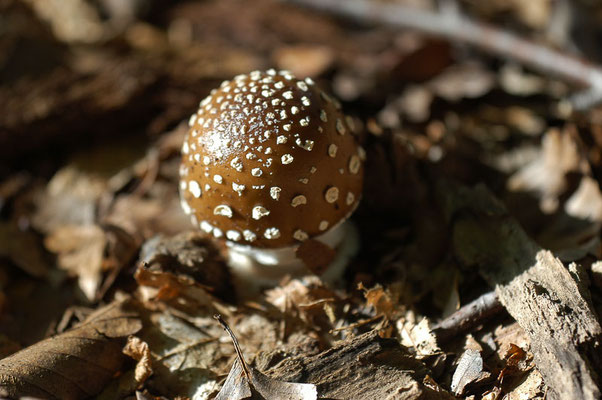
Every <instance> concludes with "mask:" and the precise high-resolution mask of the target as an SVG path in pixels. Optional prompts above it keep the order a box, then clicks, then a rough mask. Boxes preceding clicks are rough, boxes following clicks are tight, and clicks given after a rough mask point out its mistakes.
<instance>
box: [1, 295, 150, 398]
mask: <svg viewBox="0 0 602 400" xmlns="http://www.w3.org/2000/svg"><path fill="white" fill-rule="evenodd" d="M141 328H142V323H141V321H140V319H139V318H138V314H137V312H136V311H135V310H134V309H133V307H132V306H131V305H130V304H129V303H128V302H115V303H112V304H110V305H108V306H106V307H103V308H101V309H99V310H98V311H96V312H95V313H93V314H92V315H90V317H89V318H88V319H86V320H85V321H84V322H82V323H81V324H80V325H78V326H77V327H75V328H73V329H71V330H69V331H67V332H65V333H63V334H61V335H58V336H55V337H52V338H49V339H46V340H43V341H41V342H39V343H36V344H34V345H32V346H30V347H27V348H25V349H23V350H21V351H19V352H17V353H15V354H13V355H11V356H9V357H7V358H4V359H2V360H0V397H9V398H21V397H28V396H31V397H36V398H44V399H56V400H75V399H84V398H89V397H90V396H93V395H95V394H97V393H99V392H100V391H101V390H102V389H103V387H104V386H105V385H106V384H107V382H108V381H110V380H111V379H112V378H113V377H114V375H115V373H117V372H118V371H119V369H120V368H121V365H122V363H123V361H124V359H125V357H124V355H123V354H122V352H121V349H122V346H123V343H124V342H125V338H126V337H127V336H128V335H133V334H135V333H136V332H137V331H138V330H140V329H141Z"/></svg>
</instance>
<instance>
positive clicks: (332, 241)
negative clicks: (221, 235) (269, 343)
mask: <svg viewBox="0 0 602 400" xmlns="http://www.w3.org/2000/svg"><path fill="white" fill-rule="evenodd" d="M314 239H315V240H318V241H320V242H322V243H324V244H326V245H327V246H329V247H331V248H333V249H335V251H336V256H335V258H334V260H333V261H332V263H331V264H330V265H329V266H328V268H327V269H326V271H325V272H324V274H322V279H323V280H324V281H325V282H328V283H335V282H336V281H338V280H340V279H341V277H342V274H343V271H344V270H345V266H346V265H347V264H348V263H349V261H350V259H351V258H352V257H353V256H355V255H356V254H357V251H358V249H359V235H358V232H357V228H356V227H355V225H354V224H353V223H352V222H351V221H349V220H347V221H345V222H343V223H341V224H339V225H337V226H335V227H333V228H332V229H330V230H328V232H326V233H324V234H322V235H320V236H317V237H315V238H314ZM226 244H227V245H228V247H229V252H228V257H229V259H228V264H229V265H230V267H231V268H232V271H233V273H234V275H235V276H236V277H237V278H238V279H239V280H240V281H241V282H242V283H244V284H245V285H255V286H256V287H261V286H274V285H276V284H278V282H279V281H280V280H281V279H282V278H283V277H284V276H286V275H289V276H292V277H299V276H303V275H306V274H307V273H308V270H307V267H306V266H305V264H303V262H302V261H301V260H300V259H298V258H297V257H296V256H295V251H296V250H297V248H298V247H299V246H289V247H283V248H279V249H260V248H256V247H252V246H245V245H240V244H238V243H233V242H230V241H227V242H226Z"/></svg>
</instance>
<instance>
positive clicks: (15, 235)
mask: <svg viewBox="0 0 602 400" xmlns="http://www.w3.org/2000/svg"><path fill="white" fill-rule="evenodd" d="M0 257H7V258H9V259H10V260H11V261H12V262H13V263H15V265H17V266H18V267H19V268H21V269H22V270H23V271H25V272H27V273H28V274H29V275H31V276H33V277H36V278H43V277H45V276H46V275H47V273H48V263H47V262H46V260H45V258H44V253H43V249H42V247H41V245H40V240H39V238H38V237H37V236H36V235H35V234H34V233H33V232H31V231H23V230H21V229H19V228H18V227H17V226H16V225H14V224H11V223H9V222H6V223H0Z"/></svg>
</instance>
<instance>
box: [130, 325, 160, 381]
mask: <svg viewBox="0 0 602 400" xmlns="http://www.w3.org/2000/svg"><path fill="white" fill-rule="evenodd" d="M123 354H125V355H126V356H130V357H132V358H133V359H134V360H136V361H138V363H137V364H136V370H135V372H134V378H135V379H136V382H139V383H144V381H146V379H147V378H148V377H149V376H151V375H152V373H153V367H152V362H151V352H150V349H149V348H148V344H147V343H146V342H143V341H142V340H140V338H138V337H136V336H130V337H128V342H127V344H126V345H125V347H124V348H123Z"/></svg>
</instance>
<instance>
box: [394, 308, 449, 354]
mask: <svg viewBox="0 0 602 400" xmlns="http://www.w3.org/2000/svg"><path fill="white" fill-rule="evenodd" d="M397 329H398V331H399V333H400V335H401V344H402V345H404V346H406V347H408V348H412V349H414V350H415V351H416V355H417V356H418V358H419V359H420V358H424V357H427V356H431V355H433V354H437V353H441V349H440V348H439V345H438V344H437V338H436V336H435V334H434V333H433V330H432V329H431V326H430V323H429V320H428V319H426V318H423V319H421V320H420V322H418V323H416V317H415V315H414V313H413V312H411V311H410V312H408V313H406V316H405V317H404V318H400V319H399V321H397Z"/></svg>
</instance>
